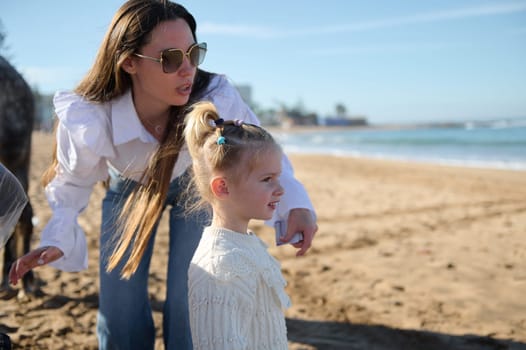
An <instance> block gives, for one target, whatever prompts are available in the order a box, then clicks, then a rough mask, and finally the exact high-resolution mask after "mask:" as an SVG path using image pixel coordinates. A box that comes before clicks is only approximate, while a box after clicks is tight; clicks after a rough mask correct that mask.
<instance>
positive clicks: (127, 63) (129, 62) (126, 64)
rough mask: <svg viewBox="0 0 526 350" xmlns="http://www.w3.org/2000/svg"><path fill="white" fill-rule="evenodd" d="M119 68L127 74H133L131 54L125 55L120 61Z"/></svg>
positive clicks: (133, 62)
mask: <svg viewBox="0 0 526 350" xmlns="http://www.w3.org/2000/svg"><path fill="white" fill-rule="evenodd" d="M121 68H122V69H123V70H124V71H125V72H126V73H128V74H135V71H136V67H135V60H134V59H133V58H132V57H131V56H129V57H127V58H126V59H125V60H124V62H122V66H121Z"/></svg>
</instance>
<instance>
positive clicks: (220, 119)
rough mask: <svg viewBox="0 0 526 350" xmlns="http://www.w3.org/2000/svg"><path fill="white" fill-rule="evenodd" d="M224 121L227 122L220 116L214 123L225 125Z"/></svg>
mask: <svg viewBox="0 0 526 350" xmlns="http://www.w3.org/2000/svg"><path fill="white" fill-rule="evenodd" d="M224 122H225V120H224V119H223V118H219V119H216V120H214V123H215V124H216V126H221V125H223V123H224Z"/></svg>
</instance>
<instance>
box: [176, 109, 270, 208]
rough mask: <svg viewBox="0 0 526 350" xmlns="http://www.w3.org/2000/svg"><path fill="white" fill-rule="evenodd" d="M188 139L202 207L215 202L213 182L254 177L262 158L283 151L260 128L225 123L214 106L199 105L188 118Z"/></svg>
mask: <svg viewBox="0 0 526 350" xmlns="http://www.w3.org/2000/svg"><path fill="white" fill-rule="evenodd" d="M185 120H186V126H185V129H184V137H185V140H186V144H187V146H188V151H189V152H190V156H191V157H192V169H193V178H192V180H193V183H194V185H195V189H196V190H197V192H198V195H199V197H200V201H198V202H197V206H198V207H204V206H206V205H207V203H211V202H213V195H212V192H211V190H210V180H211V179H212V177H213V175H214V174H216V173H218V172H221V173H226V174H228V175H229V177H230V178H232V179H233V180H234V181H236V180H240V179H243V177H244V176H247V175H248V174H250V172H251V171H252V170H253V169H254V167H255V166H256V165H257V163H258V161H259V158H260V157H259V156H260V155H261V154H264V153H266V152H268V151H269V150H271V149H280V147H279V145H278V144H277V143H276V141H275V140H274V138H273V137H272V135H271V134H270V133H269V132H267V131H266V130H265V129H263V128H262V127H260V126H257V125H254V124H247V123H244V122H242V121H240V120H226V121H225V120H223V119H222V118H221V117H220V116H219V115H218V113H217V110H216V108H215V106H214V105H213V104H212V103H211V102H198V103H196V104H194V105H193V106H192V109H191V111H190V112H189V113H188V114H187V115H186V118H185Z"/></svg>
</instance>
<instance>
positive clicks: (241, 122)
mask: <svg viewBox="0 0 526 350" xmlns="http://www.w3.org/2000/svg"><path fill="white" fill-rule="evenodd" d="M234 125H235V126H241V125H243V121H242V120H241V119H234Z"/></svg>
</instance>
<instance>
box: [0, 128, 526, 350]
mask: <svg viewBox="0 0 526 350" xmlns="http://www.w3.org/2000/svg"><path fill="white" fill-rule="evenodd" d="M51 147H52V135H51V134H44V133H40V132H35V133H34V137H33V155H32V168H31V185H30V198H31V201H32V203H33V207H34V211H35V215H36V217H37V218H38V225H37V227H36V229H35V235H34V240H33V244H34V246H36V245H37V243H38V240H39V234H40V231H41V230H42V228H43V226H44V224H45V223H46V222H47V220H48V219H49V217H50V214H51V212H50V209H49V207H48V205H47V202H46V199H45V196H44V194H43V190H42V188H41V187H40V185H39V177H40V175H41V173H42V171H43V170H44V169H45V167H46V166H47V164H48V163H49V161H50V157H51ZM290 159H291V161H292V163H293V165H294V168H295V170H296V175H297V177H298V178H299V179H300V180H301V181H302V182H303V183H304V185H305V187H306V188H307V190H308V192H309V194H310V196H311V198H312V201H313V203H314V206H315V208H316V210H317V214H318V224H319V231H318V234H317V235H316V239H315V242H314V245H313V247H312V249H311V250H310V251H309V252H308V254H307V255H306V256H304V257H300V258H297V257H295V250H294V249H293V248H292V247H290V246H282V247H276V246H275V245H274V244H273V243H272V242H273V232H272V231H271V230H270V229H269V228H267V227H264V226H263V225H262V224H261V223H258V222H255V223H254V224H253V225H252V226H253V229H254V230H255V232H256V233H257V234H259V235H260V237H262V238H263V239H264V240H265V241H267V242H268V244H269V246H270V252H271V253H272V254H273V255H274V256H275V257H276V258H278V259H279V260H280V261H281V263H282V270H283V273H284V276H285V278H286V279H287V281H288V286H287V292H288V293H289V295H290V297H291V300H292V303H293V306H292V307H291V308H290V309H288V310H287V311H286V317H287V325H288V330H289V341H290V348H291V349H378V350H384V349H385V350H387V349H394V350H402V349H404V350H406V349H426V350H427V349H432V350H434V349H437V350H438V349H463V350H471V349H472V350H482V349H526V298H525V295H526V264H525V262H526V240H525V234H526V172H520V171H507V170H488V169H474V168H461V167H446V166H434V165H424V164H416V163H404V162H394V161H380V160H369V159H357V158H339V157H331V156H319V155H290ZM102 196H103V189H102V187H101V186H97V187H96V189H95V191H94V193H93V195H92V197H91V202H90V203H91V204H90V206H89V208H88V209H87V210H86V212H84V213H83V214H82V216H81V217H80V219H79V221H80V224H81V226H82V227H83V228H84V229H85V231H86V233H87V239H88V242H89V247H90V260H89V269H88V270H86V271H83V272H80V273H62V272H60V271H57V270H55V269H53V268H50V267H43V268H40V269H37V270H36V273H37V276H38V278H39V280H40V281H41V292H42V293H41V295H39V296H25V295H22V294H21V293H18V295H17V294H16V293H4V294H3V295H2V296H1V299H0V332H4V333H7V334H8V335H9V336H10V337H11V340H12V342H13V344H14V349H97V339H96V329H95V325H96V315H97V304H98V263H97V260H98V238H99V224H100V202H101V199H102ZM166 242H167V225H166V220H165V218H163V221H162V223H161V227H160V230H159V232H158V235H157V241H156V246H155V256H154V258H153V262H152V268H151V283H150V295H151V301H152V306H153V309H154V319H155V322H156V328H157V342H156V345H157V347H156V348H158V349H162V348H163V346H162V334H161V332H162V329H161V319H162V314H161V310H162V303H163V300H164V295H165V285H164V283H165V279H166V276H165V275H166V271H165V268H164V267H165V266H166V258H167V251H166V250H167V248H166V247H167V244H166ZM17 288H18V287H17Z"/></svg>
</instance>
